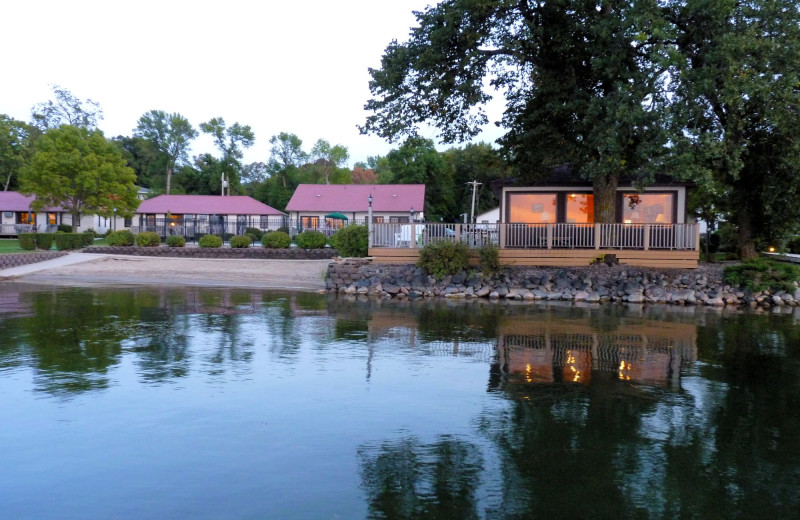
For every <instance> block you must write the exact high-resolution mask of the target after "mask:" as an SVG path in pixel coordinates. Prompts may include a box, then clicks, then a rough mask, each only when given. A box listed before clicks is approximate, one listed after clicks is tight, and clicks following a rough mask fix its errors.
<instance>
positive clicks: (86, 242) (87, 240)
mask: <svg viewBox="0 0 800 520" xmlns="http://www.w3.org/2000/svg"><path fill="white" fill-rule="evenodd" d="M78 235H80V237H81V246H82V247H87V246H90V245H92V244H94V233H93V232H91V231H84V232H83V233H78Z"/></svg>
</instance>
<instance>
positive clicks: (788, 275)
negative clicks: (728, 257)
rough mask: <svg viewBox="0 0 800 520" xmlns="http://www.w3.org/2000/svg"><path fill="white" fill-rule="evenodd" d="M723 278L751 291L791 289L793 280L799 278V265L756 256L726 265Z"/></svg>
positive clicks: (792, 288) (793, 286)
mask: <svg viewBox="0 0 800 520" xmlns="http://www.w3.org/2000/svg"><path fill="white" fill-rule="evenodd" d="M723 278H724V280H725V282H726V283H729V284H731V285H734V286H737V287H742V288H745V289H749V290H751V291H764V290H770V291H780V290H783V291H793V290H794V289H795V285H794V283H793V282H796V281H798V280H800V266H797V265H794V264H790V263H787V262H774V261H771V260H766V259H764V258H758V259H756V260H750V261H746V262H742V263H741V264H738V265H732V266H728V267H726V268H725V270H724V271H723Z"/></svg>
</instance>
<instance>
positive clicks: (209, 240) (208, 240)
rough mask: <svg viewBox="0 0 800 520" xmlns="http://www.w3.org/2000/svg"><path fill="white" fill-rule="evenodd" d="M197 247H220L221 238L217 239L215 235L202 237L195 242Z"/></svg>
mask: <svg viewBox="0 0 800 520" xmlns="http://www.w3.org/2000/svg"><path fill="white" fill-rule="evenodd" d="M197 245H198V246H200V247H212V248H216V247H222V237H218V236H216V235H203V236H202V237H201V238H200V240H198V241H197Z"/></svg>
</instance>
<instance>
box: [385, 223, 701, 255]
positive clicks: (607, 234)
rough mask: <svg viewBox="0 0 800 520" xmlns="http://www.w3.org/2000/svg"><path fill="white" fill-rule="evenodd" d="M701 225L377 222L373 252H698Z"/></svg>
mask: <svg viewBox="0 0 800 520" xmlns="http://www.w3.org/2000/svg"><path fill="white" fill-rule="evenodd" d="M697 237H698V226H697V224H596V225H595V224H523V223H511V224H499V223H498V224H442V223H429V222H424V223H422V222H416V223H412V224H408V223H405V224H399V223H376V224H373V226H372V242H371V243H372V247H394V248H397V247H409V248H418V247H423V246H425V245H426V244H428V243H430V242H432V241H439V240H447V241H449V242H464V243H466V244H467V245H469V246H470V247H481V246H484V245H487V244H494V245H497V246H499V247H501V248H504V249H505V248H521V249H644V250H649V249H682V250H695V249H697V247H698V240H697Z"/></svg>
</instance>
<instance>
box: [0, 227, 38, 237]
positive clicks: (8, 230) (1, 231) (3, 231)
mask: <svg viewBox="0 0 800 520" xmlns="http://www.w3.org/2000/svg"><path fill="white" fill-rule="evenodd" d="M33 228H34V226H33V224H0V235H7V236H10V235H19V234H20V233H33Z"/></svg>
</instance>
